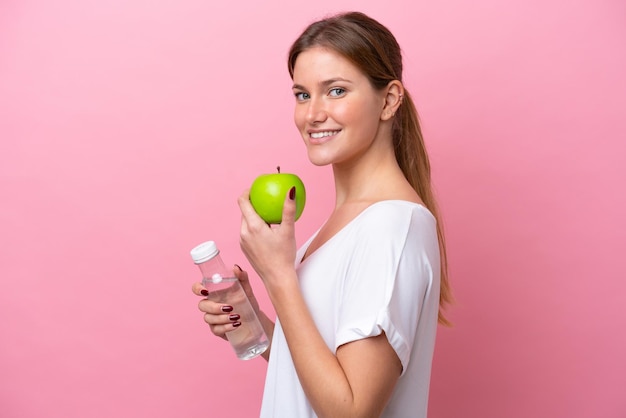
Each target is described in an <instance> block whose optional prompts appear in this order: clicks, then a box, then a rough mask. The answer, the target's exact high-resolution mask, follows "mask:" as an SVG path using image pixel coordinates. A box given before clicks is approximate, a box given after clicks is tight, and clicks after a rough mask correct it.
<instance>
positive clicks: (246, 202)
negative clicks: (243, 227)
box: [237, 189, 265, 223]
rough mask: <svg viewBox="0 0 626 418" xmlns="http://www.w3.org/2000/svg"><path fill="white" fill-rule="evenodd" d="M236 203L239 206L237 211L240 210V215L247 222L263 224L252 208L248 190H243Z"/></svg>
mask: <svg viewBox="0 0 626 418" xmlns="http://www.w3.org/2000/svg"><path fill="white" fill-rule="evenodd" d="M237 203H238V204H239V210H241V215H242V216H243V217H244V218H245V219H246V221H247V222H250V221H253V220H255V219H256V220H258V221H260V222H263V219H261V217H260V216H259V215H258V214H257V213H256V211H255V210H254V208H253V207H252V203H250V190H248V189H246V190H244V192H243V193H242V194H241V195H240V196H239V198H238V199H237ZM263 223H265V222H263Z"/></svg>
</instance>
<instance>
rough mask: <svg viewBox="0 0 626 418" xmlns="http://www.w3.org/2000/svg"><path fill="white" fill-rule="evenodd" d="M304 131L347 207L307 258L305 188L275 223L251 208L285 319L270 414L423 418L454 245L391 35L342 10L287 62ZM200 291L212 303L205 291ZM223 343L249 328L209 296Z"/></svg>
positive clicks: (258, 264)
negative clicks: (449, 249)
mask: <svg viewBox="0 0 626 418" xmlns="http://www.w3.org/2000/svg"><path fill="white" fill-rule="evenodd" d="M288 65H289V73H290V75H291V77H292V79H293V93H294V97H295V114H294V121H295V124H296V126H297V128H298V130H299V131H300V134H301V135H302V138H303V140H304V145H305V146H306V150H307V153H308V156H309V159H310V160H311V162H312V163H313V164H315V165H319V166H325V165H331V166H332V169H333V175H334V180H335V189H336V203H335V208H334V210H333V212H332V213H331V214H330V216H329V217H328V219H327V221H326V222H325V223H324V224H323V225H322V226H321V228H320V229H319V230H318V231H317V232H316V233H315V234H314V235H313V236H312V237H311V238H310V239H309V240H308V241H307V242H306V243H305V244H304V245H303V246H302V247H301V248H300V249H296V242H295V238H294V213H295V202H294V198H295V196H294V195H295V189H292V190H291V191H290V193H289V194H288V195H287V196H286V197H285V206H284V215H283V222H282V223H281V224H280V225H279V226H274V227H270V226H268V225H267V224H266V223H265V222H264V221H263V220H262V219H261V218H260V217H259V216H258V215H257V214H256V213H255V212H254V209H253V208H252V206H251V205H250V202H249V199H248V192H247V191H246V192H244V193H243V194H242V195H241V197H240V198H239V206H240V209H241V212H242V224H241V248H242V250H243V252H244V254H245V255H246V257H247V258H248V260H249V261H250V264H251V265H252V267H253V268H254V270H255V271H256V273H257V274H258V276H259V277H260V278H261V280H262V281H263V284H264V286H265V289H266V290H267V292H268V295H269V298H270V300H271V302H272V304H273V306H274V308H275V310H276V314H277V319H276V323H275V324H274V323H272V321H271V320H270V319H269V318H268V317H267V316H266V315H265V314H263V313H262V312H260V311H259V309H258V303H256V301H255V299H254V294H253V293H252V289H251V287H250V285H249V282H248V275H247V273H246V272H244V271H241V270H240V269H238V268H235V274H236V275H237V276H238V277H239V279H240V280H241V281H242V283H243V285H244V287H245V288H246V291H247V293H248V295H249V297H250V298H251V300H252V301H253V304H254V306H255V308H256V310H257V311H258V313H259V317H260V318H261V321H262V322H263V325H264V328H265V330H266V332H267V333H268V335H269V336H271V338H272V344H271V347H270V349H269V351H268V352H267V353H266V354H265V357H266V358H268V359H269V364H268V371H267V377H266V384H265V392H264V397H263V405H262V408H261V416H262V417H289V418H293V417H297V418H305V417H315V416H319V417H342V418H343V417H378V416H384V417H402V418H405V417H425V416H426V412H427V401H428V388H429V382H430V371H431V362H432V357H433V350H434V343H435V334H436V328H437V322H438V321H439V322H440V323H444V324H446V323H447V321H446V319H445V318H444V316H443V315H442V309H443V308H444V307H445V305H446V304H447V303H448V302H449V300H450V290H449V287H448V281H447V274H446V257H445V246H444V241H443V234H442V230H441V224H440V223H439V222H438V215H437V209H436V204H435V199H434V197H433V193H432V190H431V185H430V167H429V162H428V157H427V154H426V150H425V147H424V143H423V140H422V135H421V132H420V127H419V123H418V116H417V113H416V110H415V106H414V104H413V102H412V100H411V96H410V95H409V93H408V92H407V90H406V89H405V87H404V85H403V84H402V58H401V51H400V47H399V45H398V43H397V42H396V40H395V38H394V36H393V35H392V34H391V33H390V32H389V30H388V29H387V28H385V27H384V26H383V25H381V24H380V23H378V22H377V21H375V20H373V19H371V18H369V17H368V16H366V15H364V14H362V13H357V12H352V13H343V14H339V15H335V16H332V17H330V18H326V19H323V20H321V21H318V22H315V23H313V24H311V25H310V26H309V27H308V28H307V29H306V30H305V31H304V32H303V33H302V35H301V36H300V37H299V38H298V39H297V40H296V41H295V43H294V44H293V45H292V47H291V50H290V52H289V60H288ZM193 291H194V293H196V294H197V295H203V294H204V295H206V294H207V292H206V290H205V289H204V288H203V287H202V286H201V285H200V284H199V283H196V284H194V286H193ZM199 308H200V310H201V311H202V312H204V314H205V321H206V322H207V323H208V324H209V325H210V327H211V330H212V332H213V333H214V334H215V335H218V336H221V337H224V333H225V332H227V331H229V330H232V329H233V328H234V327H237V326H239V325H240V322H239V316H238V315H237V313H236V312H232V307H230V306H228V305H223V304H217V303H213V302H211V301H208V300H202V301H201V302H200V304H199Z"/></svg>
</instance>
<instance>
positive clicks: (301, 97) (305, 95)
mask: <svg viewBox="0 0 626 418" xmlns="http://www.w3.org/2000/svg"><path fill="white" fill-rule="evenodd" d="M295 96H296V100H297V101H299V102H303V101H305V100H308V99H310V98H311V96H309V93H304V92H301V91H299V92H296V93H295Z"/></svg>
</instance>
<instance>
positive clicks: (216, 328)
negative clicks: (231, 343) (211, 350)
mask: <svg viewBox="0 0 626 418" xmlns="http://www.w3.org/2000/svg"><path fill="white" fill-rule="evenodd" d="M240 325H241V322H233V323H230V324H224V325H210V324H209V328H211V332H212V333H213V334H214V335H216V336H218V337H221V338H223V339H226V335H225V334H226V333H227V332H230V331H234V330H236V329H237V328H238V327H239V326H240Z"/></svg>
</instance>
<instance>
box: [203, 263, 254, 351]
mask: <svg viewBox="0 0 626 418" xmlns="http://www.w3.org/2000/svg"><path fill="white" fill-rule="evenodd" d="M233 272H234V273H235V277H237V278H238V279H239V282H240V283H241V287H243V290H244V291H245V292H246V296H248V299H249V300H250V304H251V305H252V308H253V309H254V312H255V313H256V314H257V316H259V314H260V312H259V303H258V302H257V300H256V297H255V296H254V292H253V291H252V286H250V282H249V281H248V273H246V272H245V271H243V270H242V269H241V268H240V267H239V266H237V265H236V266H235V268H233ZM191 290H192V291H193V293H194V294H196V295H198V296H208V295H209V292H208V290H207V289H206V288H205V287H204V286H202V284H201V283H194V284H193V286H192V288H191ZM198 309H200V311H202V312H204V321H205V322H206V323H207V324H209V327H210V328H211V332H212V333H213V334H215V335H216V336H218V337H220V338H223V339H226V333H227V332H228V331H232V330H234V329H235V328H237V327H238V326H240V325H241V322H240V321H239V320H240V319H241V318H240V316H239V314H238V313H237V312H233V307H232V306H231V305H228V304H225V303H218V302H214V301H212V300H209V299H202V300H201V301H200V302H199V303H198Z"/></svg>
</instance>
